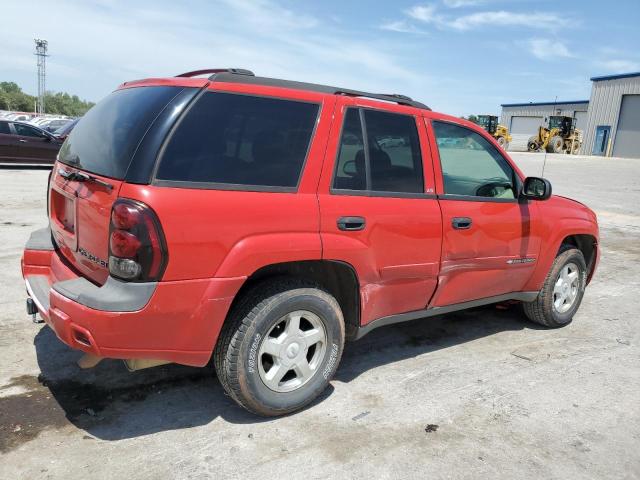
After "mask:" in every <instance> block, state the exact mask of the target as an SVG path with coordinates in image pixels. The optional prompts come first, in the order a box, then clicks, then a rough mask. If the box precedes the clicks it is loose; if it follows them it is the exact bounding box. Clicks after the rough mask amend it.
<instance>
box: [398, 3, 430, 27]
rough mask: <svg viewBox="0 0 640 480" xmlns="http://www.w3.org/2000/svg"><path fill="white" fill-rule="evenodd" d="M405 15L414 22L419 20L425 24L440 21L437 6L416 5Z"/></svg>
mask: <svg viewBox="0 0 640 480" xmlns="http://www.w3.org/2000/svg"><path fill="white" fill-rule="evenodd" d="M405 13H406V14H407V15H408V16H410V17H411V18H413V19H414V20H419V21H421V22H424V23H431V22H433V21H437V20H438V17H437V16H436V6H435V5H429V4H427V5H414V6H413V7H411V8H410V9H408V10H407V11H405Z"/></svg>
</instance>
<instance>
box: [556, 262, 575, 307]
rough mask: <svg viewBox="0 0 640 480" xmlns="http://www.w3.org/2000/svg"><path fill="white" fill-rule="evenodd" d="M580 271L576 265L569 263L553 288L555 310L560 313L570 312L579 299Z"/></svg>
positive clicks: (563, 268) (561, 271)
mask: <svg viewBox="0 0 640 480" xmlns="http://www.w3.org/2000/svg"><path fill="white" fill-rule="evenodd" d="M579 291H580V270H579V269H578V266H577V265H576V264H575V263H567V264H566V265H565V266H564V267H562V270H560V275H558V279H557V280H556V283H555V285H554V286H553V308H554V310H555V311H556V312H558V313H566V312H568V311H569V310H570V309H571V307H573V304H574V303H575V302H576V298H578V292H579Z"/></svg>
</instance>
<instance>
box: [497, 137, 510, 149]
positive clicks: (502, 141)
mask: <svg viewBox="0 0 640 480" xmlns="http://www.w3.org/2000/svg"><path fill="white" fill-rule="evenodd" d="M496 141H497V142H498V145H500V148H502V149H503V150H506V149H507V145H508V144H507V141H506V140H505V138H504V137H498V138H496Z"/></svg>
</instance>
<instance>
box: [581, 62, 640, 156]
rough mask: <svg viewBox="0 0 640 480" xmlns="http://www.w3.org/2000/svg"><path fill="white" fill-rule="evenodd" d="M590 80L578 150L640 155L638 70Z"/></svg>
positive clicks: (592, 152) (639, 85)
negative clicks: (585, 124) (587, 101)
mask: <svg viewBox="0 0 640 480" xmlns="http://www.w3.org/2000/svg"><path fill="white" fill-rule="evenodd" d="M591 81H592V82H593V85H592V87H591V100H590V101H589V115H588V121H587V127H586V129H585V131H584V137H583V142H582V153H583V154H585V155H589V154H591V155H604V156H607V157H628V158H640V72H636V73H626V74H622V75H609V76H606V77H593V78H592V79H591Z"/></svg>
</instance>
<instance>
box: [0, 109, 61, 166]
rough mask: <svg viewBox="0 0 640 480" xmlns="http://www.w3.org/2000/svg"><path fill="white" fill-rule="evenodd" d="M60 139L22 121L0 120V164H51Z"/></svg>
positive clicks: (56, 152)
mask: <svg viewBox="0 0 640 480" xmlns="http://www.w3.org/2000/svg"><path fill="white" fill-rule="evenodd" d="M61 145H62V140H59V139H58V138H56V137H55V136H54V135H52V134H51V133H49V132H47V131H45V130H43V129H41V128H38V127H36V126H34V125H30V124H28V123H24V122H13V121H11V122H10V121H7V120H0V164H12V165H15V164H21V165H47V164H48V165H53V163H54V162H55V161H56V155H57V154H58V150H60V146H61Z"/></svg>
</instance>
